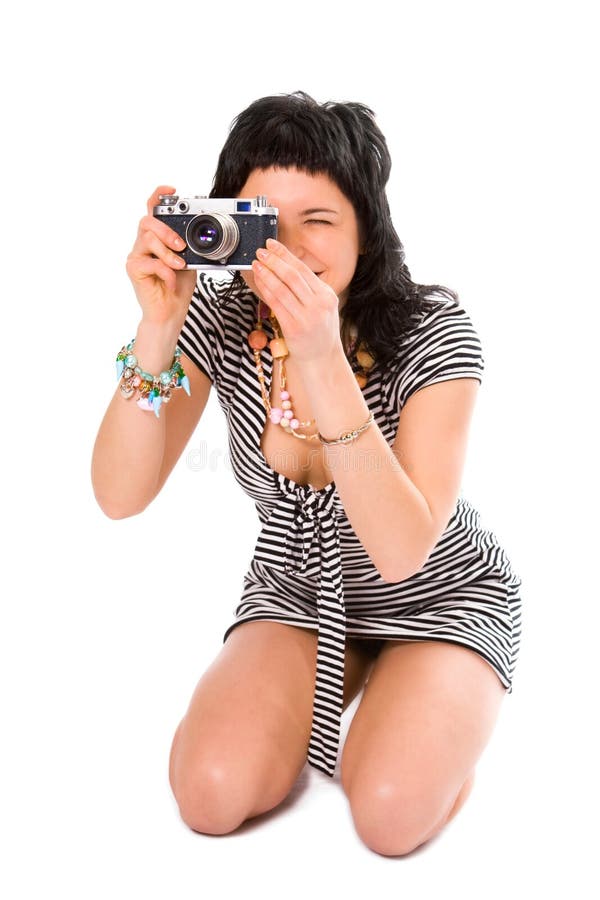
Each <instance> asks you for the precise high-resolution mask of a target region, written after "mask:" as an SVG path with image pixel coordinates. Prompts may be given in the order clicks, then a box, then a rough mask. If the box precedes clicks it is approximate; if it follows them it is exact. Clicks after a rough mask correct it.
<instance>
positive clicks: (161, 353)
mask: <svg viewBox="0 0 600 900" xmlns="http://www.w3.org/2000/svg"><path fill="white" fill-rule="evenodd" d="M180 331H181V329H180V327H179V325H178V324H173V325H171V324H170V323H168V322H167V323H162V324H158V323H156V322H150V321H147V320H146V319H142V320H141V321H140V323H139V325H138V328H137V332H136V336H135V350H134V352H135V355H136V356H137V357H138V360H139V361H140V365H141V366H142V368H143V369H144V370H145V371H146V372H152V374H153V375H158V374H159V373H160V372H162V371H164V370H166V369H168V368H170V366H171V364H172V362H173V355H174V353H175V347H176V345H177V338H178V337H179V334H180Z"/></svg>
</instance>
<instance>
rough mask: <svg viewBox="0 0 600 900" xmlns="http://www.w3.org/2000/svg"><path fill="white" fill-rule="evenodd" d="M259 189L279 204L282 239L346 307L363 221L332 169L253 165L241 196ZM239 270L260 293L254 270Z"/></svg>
mask: <svg viewBox="0 0 600 900" xmlns="http://www.w3.org/2000/svg"><path fill="white" fill-rule="evenodd" d="M258 194H264V195H265V196H266V197H267V200H268V202H269V205H270V206H275V207H277V208H278V209H279V218H278V224H277V240H278V241H280V242H281V243H282V244H284V245H285V246H286V247H287V249H288V250H289V251H290V252H291V253H293V254H294V255H295V256H297V257H298V259H300V260H302V262H303V263H304V264H305V265H306V266H308V268H309V269H312V271H313V272H316V273H317V275H318V276H319V278H321V280H322V281H324V282H325V283H326V284H328V285H329V286H330V287H332V288H333V290H334V291H335V293H336V294H337V296H338V298H339V301H340V309H341V307H342V306H343V304H344V303H345V302H346V298H347V296H348V287H349V285H350V282H351V281H352V276H353V275H354V271H355V269H356V264H357V262H358V257H359V254H360V237H359V224H358V220H357V217H356V213H355V212H354V207H353V206H352V204H351V202H350V201H349V200H348V198H347V197H346V196H345V195H344V194H343V193H342V192H341V191H340V189H339V188H338V186H337V185H336V184H335V182H334V181H332V180H331V179H330V178H329V177H328V176H327V175H323V174H319V175H310V174H308V173H307V172H301V171H300V170H298V169H296V168H289V169H280V168H274V167H271V168H269V169H254V171H252V172H251V173H250V175H249V177H248V180H247V181H246V184H245V185H244V186H243V187H242V189H241V191H240V192H239V194H238V197H256V196H257V195H258ZM240 274H241V275H242V278H243V279H244V281H245V282H246V284H247V285H248V287H249V288H250V290H251V291H253V292H254V293H255V294H256V295H257V296H259V297H260V296H261V295H260V292H259V291H257V289H256V287H255V284H254V275H253V273H252V272H250V271H242V272H241V273H240ZM261 299H263V298H262V297H261Z"/></svg>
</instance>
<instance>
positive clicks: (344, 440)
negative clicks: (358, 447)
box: [317, 412, 373, 445]
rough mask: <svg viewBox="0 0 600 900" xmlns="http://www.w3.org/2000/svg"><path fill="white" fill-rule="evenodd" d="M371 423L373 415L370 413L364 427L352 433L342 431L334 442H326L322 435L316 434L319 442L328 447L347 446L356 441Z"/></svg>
mask: <svg viewBox="0 0 600 900" xmlns="http://www.w3.org/2000/svg"><path fill="white" fill-rule="evenodd" d="M372 422H373V413H372V412H371V413H370V414H369V418H368V419H367V421H366V422H365V423H364V425H361V426H360V428H356V429H355V430H354V431H343V432H342V433H341V434H340V436H339V438H337V440H334V441H328V440H327V439H326V438H324V437H323V435H322V434H321V432H320V431H319V432H317V433H318V435H319V440H320V441H321V443H322V444H330V445H331V444H349V443H350V442H351V441H354V440H356V438H357V437H358V435H359V434H361V432H363V431H364V430H365V428H368V427H369V425H371V423H372Z"/></svg>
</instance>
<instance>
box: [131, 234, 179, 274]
mask: <svg viewBox="0 0 600 900" xmlns="http://www.w3.org/2000/svg"><path fill="white" fill-rule="evenodd" d="M139 245H140V250H141V251H142V253H153V254H154V255H155V256H156V257H158V259H162V261H163V262H165V263H166V264H167V265H168V266H170V267H171V268H172V269H178V270H181V269H183V268H184V267H185V260H184V259H182V258H181V256H178V255H177V253H173V251H172V250H170V249H169V247H165V245H164V244H163V242H162V241H161V239H160V238H159V237H158V235H156V234H155V233H154V231H145V232H144V233H143V235H142V237H141V238H140V241H139Z"/></svg>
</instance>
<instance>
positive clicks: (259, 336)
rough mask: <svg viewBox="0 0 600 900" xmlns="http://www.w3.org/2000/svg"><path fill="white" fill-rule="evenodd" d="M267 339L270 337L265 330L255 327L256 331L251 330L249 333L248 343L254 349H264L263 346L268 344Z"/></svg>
mask: <svg viewBox="0 0 600 900" xmlns="http://www.w3.org/2000/svg"><path fill="white" fill-rule="evenodd" d="M267 341H268V337H267V335H266V334H265V332H264V331H261V330H260V329H258V328H255V329H254V331H251V332H250V334H249V335H248V343H249V344H250V346H251V347H252V349H253V350H262V349H263V347H266V346H267Z"/></svg>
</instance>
